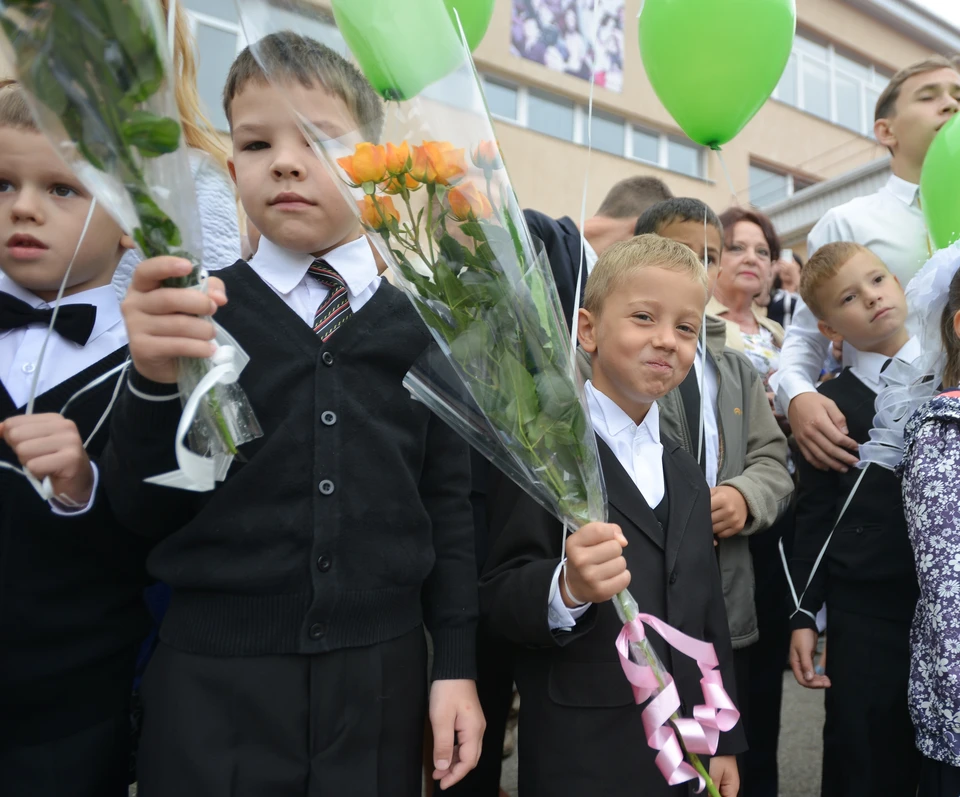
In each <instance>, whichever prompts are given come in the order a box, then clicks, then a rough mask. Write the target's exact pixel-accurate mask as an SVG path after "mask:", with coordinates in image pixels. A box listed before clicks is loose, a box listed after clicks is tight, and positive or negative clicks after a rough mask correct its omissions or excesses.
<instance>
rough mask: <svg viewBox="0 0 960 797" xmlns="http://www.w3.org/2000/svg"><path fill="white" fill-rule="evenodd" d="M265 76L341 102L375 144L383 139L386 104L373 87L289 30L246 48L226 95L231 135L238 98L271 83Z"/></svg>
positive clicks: (345, 63) (339, 58)
mask: <svg viewBox="0 0 960 797" xmlns="http://www.w3.org/2000/svg"><path fill="white" fill-rule="evenodd" d="M261 64H262V65H261ZM265 70H266V72H269V73H270V74H271V77H279V78H284V79H286V80H290V81H296V82H298V83H300V85H302V86H304V87H306V88H322V89H324V90H325V91H327V92H329V93H330V94H332V95H334V96H336V97H339V98H340V99H341V100H343V101H344V102H345V103H346V105H347V109H348V110H349V111H350V114H351V116H352V117H353V120H354V121H355V122H356V123H357V124H358V125H359V127H360V130H361V131H362V133H363V134H364V136H365V137H366V138H367V139H368V140H369V141H376V140H377V139H378V138H379V137H380V130H381V128H382V127H383V103H381V102H380V97H378V96H377V93H376V92H375V91H374V90H373V86H371V85H370V83H369V82H368V81H367V79H366V78H365V77H364V76H363V75H362V74H361V73H360V71H359V70H358V69H357V68H356V67H355V66H353V65H352V64H351V63H350V62H349V61H347V60H346V59H345V58H343V57H342V56H341V55H339V54H338V53H337V52H335V51H334V50H331V49H330V48H329V47H327V46H326V45H324V44H321V43H320V42H318V41H316V40H314V39H310V38H308V37H306V36H300V35H298V34H296V33H293V32H292V31H289V30H285V31H281V32H280V33H271V34H270V35H269V36H265V37H264V38H262V39H261V40H260V41H258V42H257V43H256V44H255V45H253V49H251V47H245V48H244V50H243V52H242V53H240V55H238V56H237V58H236V60H235V61H234V62H233V65H232V66H231V67H230V73H229V74H228V75H227V84H226V86H224V89H223V111H224V113H225V114H226V116H227V121H228V122H229V123H230V128H231V130H232V129H233V116H232V114H231V106H232V105H233V99H234V97H236V96H237V95H238V94H239V93H240V92H241V91H243V89H244V87H245V86H247V85H248V84H249V83H253V82H256V83H260V84H261V85H262V84H265V83H267V82H268V81H267V76H266V72H265Z"/></svg>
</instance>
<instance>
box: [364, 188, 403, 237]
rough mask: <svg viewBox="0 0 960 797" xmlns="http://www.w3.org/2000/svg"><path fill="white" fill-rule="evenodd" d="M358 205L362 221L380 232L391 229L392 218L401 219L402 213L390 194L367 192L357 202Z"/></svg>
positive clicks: (396, 220)
mask: <svg viewBox="0 0 960 797" xmlns="http://www.w3.org/2000/svg"><path fill="white" fill-rule="evenodd" d="M357 205H359V207H360V221H362V222H363V224H364V225H365V226H366V227H369V228H370V229H371V230H375V231H377V232H379V231H380V230H387V229H390V219H391V218H392V219H393V220H394V221H395V222H399V221H400V214H399V213H398V212H397V209H396V208H395V207H394V205H393V200H392V199H390V197H388V196H371V195H370V194H367V195H366V196H365V197H364V198H363V199H361V200H360V201H359V202H357Z"/></svg>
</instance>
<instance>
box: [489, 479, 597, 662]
mask: <svg viewBox="0 0 960 797" xmlns="http://www.w3.org/2000/svg"><path fill="white" fill-rule="evenodd" d="M495 473H496V476H495V478H493V477H492V478H491V483H490V487H489V490H490V494H489V498H490V501H489V506H490V507H491V513H490V518H489V522H490V537H491V550H490V557H489V559H488V560H487V565H486V567H485V568H484V573H483V575H482V576H481V577H480V611H481V613H482V615H483V618H484V620H485V621H486V623H487V624H488V625H489V626H490V628H491V630H492V631H494V632H495V633H497V634H499V635H501V636H503V637H506V638H507V639H509V640H510V641H512V642H515V643H517V644H519V645H523V646H525V647H554V646H557V645H565V644H567V643H569V642H572V641H573V640H574V639H577V638H579V637H580V636H582V635H583V634H584V633H586V632H588V631H589V630H590V629H591V628H592V627H593V624H594V623H595V622H596V616H597V607H596V606H591V607H590V609H589V610H588V611H587V612H586V613H585V614H584V615H583V616H581V617H580V618H579V619H578V620H577V624H576V626H575V627H574V628H573V629H572V630H570V631H556V632H555V631H552V630H551V629H550V623H549V619H548V617H547V612H548V609H549V602H550V589H551V586H552V582H553V573H554V571H555V570H556V569H557V565H559V564H560V547H561V541H562V534H563V527H562V526H561V524H560V522H559V521H558V520H557V519H556V518H554V517H553V515H551V514H550V513H549V512H547V510H545V509H544V508H543V507H541V506H540V505H539V504H538V503H537V502H536V501H534V500H533V499H532V498H531V497H530V496H529V495H527V493H526V492H525V491H524V490H522V489H521V488H520V487H518V486H517V485H516V484H515V483H514V482H513V481H512V480H511V479H509V478H508V477H507V476H505V475H503V474H502V473H500V472H499V471H497V472H495Z"/></svg>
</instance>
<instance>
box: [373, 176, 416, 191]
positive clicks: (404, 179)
mask: <svg viewBox="0 0 960 797" xmlns="http://www.w3.org/2000/svg"><path fill="white" fill-rule="evenodd" d="M419 187H420V183H418V182H417V181H416V180H414V179H413V178H412V177H411V176H410V175H409V174H404V175H401V176H399V177H391V178H390V179H389V180H387V181H386V182H383V183H380V190H381V191H383V193H385V194H399V193H401V192H402V191H403V189H404V188H406V189H407V190H408V191H416V190H417V189H418V188H419Z"/></svg>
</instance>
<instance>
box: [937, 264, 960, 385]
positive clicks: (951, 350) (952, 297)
mask: <svg viewBox="0 0 960 797" xmlns="http://www.w3.org/2000/svg"><path fill="white" fill-rule="evenodd" d="M958 312H960V271H957V273H956V274H954V275H953V279H952V280H950V290H949V291H948V292H947V306H946V307H944V308H943V315H942V316H940V339H941V341H942V342H943V351H944V352H945V354H946V357H947V361H946V363H945V364H944V366H943V386H944V387H955V386H956V385H958V384H960V340H958V339H957V333H956V332H955V331H954V329H953V317H954V316H955V315H956V314H957V313H958Z"/></svg>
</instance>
